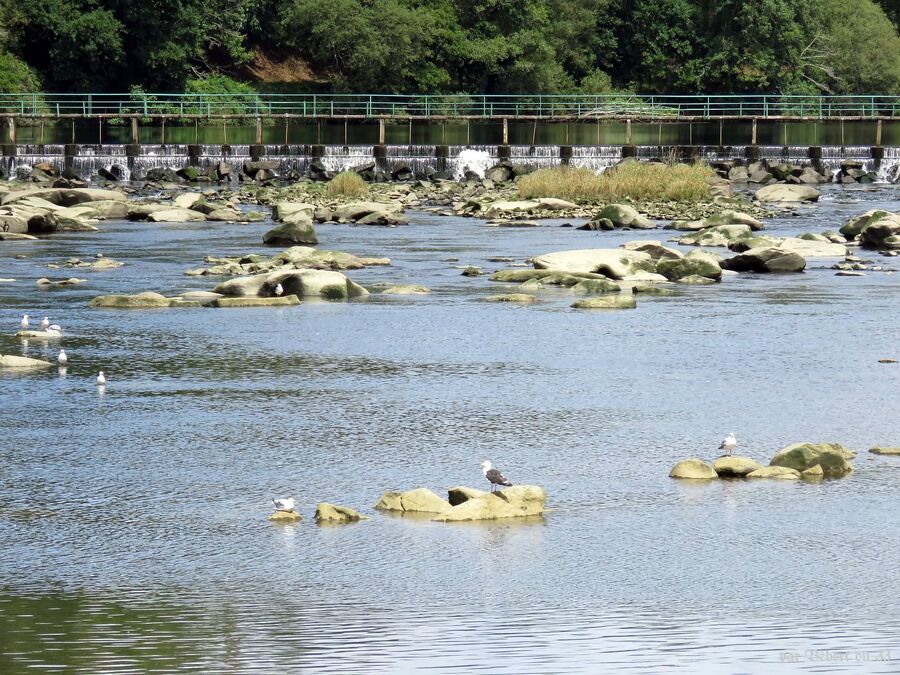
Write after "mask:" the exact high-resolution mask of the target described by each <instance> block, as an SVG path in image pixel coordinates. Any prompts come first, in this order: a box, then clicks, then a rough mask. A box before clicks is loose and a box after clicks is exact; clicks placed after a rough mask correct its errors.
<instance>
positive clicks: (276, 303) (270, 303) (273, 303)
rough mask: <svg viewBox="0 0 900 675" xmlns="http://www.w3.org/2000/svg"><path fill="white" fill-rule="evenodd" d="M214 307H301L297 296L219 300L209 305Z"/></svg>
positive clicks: (245, 297)
mask: <svg viewBox="0 0 900 675" xmlns="http://www.w3.org/2000/svg"><path fill="white" fill-rule="evenodd" d="M209 304H210V305H211V306H212V307H287V306H290V305H299V304H300V298H298V297H297V296H296V295H282V296H280V297H274V298H256V297H253V296H244V297H229V298H217V299H215V300H213V301H212V302H211V303H209Z"/></svg>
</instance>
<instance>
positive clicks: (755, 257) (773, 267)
mask: <svg viewBox="0 0 900 675" xmlns="http://www.w3.org/2000/svg"><path fill="white" fill-rule="evenodd" d="M720 265H721V267H722V269H725V270H731V271H733V272H773V273H777V272H802V271H803V270H804V269H805V268H806V260H805V259H804V258H803V256H801V255H799V254H798V253H793V252H791V251H785V250H784V249H781V248H776V247H772V246H760V247H758V248H751V249H750V250H749V251H745V252H744V253H741V254H739V255H736V256H734V257H733V258H728V259H727V260H723V261H722V262H721V263H720Z"/></svg>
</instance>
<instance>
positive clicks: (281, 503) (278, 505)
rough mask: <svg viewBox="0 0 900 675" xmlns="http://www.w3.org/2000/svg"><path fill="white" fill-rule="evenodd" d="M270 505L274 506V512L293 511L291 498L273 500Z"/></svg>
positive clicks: (292, 499)
mask: <svg viewBox="0 0 900 675" xmlns="http://www.w3.org/2000/svg"><path fill="white" fill-rule="evenodd" d="M272 503H273V504H274V505H275V510H276V511H293V510H294V498H293V497H285V498H284V499H273V500H272Z"/></svg>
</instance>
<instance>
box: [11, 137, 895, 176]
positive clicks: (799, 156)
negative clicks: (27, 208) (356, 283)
mask: <svg viewBox="0 0 900 675" xmlns="http://www.w3.org/2000/svg"><path fill="white" fill-rule="evenodd" d="M382 147H383V150H384V155H385V156H384V160H383V163H384V165H385V166H386V168H388V169H390V168H392V167H396V166H397V165H401V164H402V165H406V166H408V167H409V168H410V169H411V170H412V171H414V172H416V173H424V172H426V170H427V169H429V168H430V169H434V170H437V171H447V172H450V173H453V174H454V175H456V176H458V177H461V176H462V175H464V173H465V171H466V170H471V171H474V172H475V173H477V174H479V175H483V173H484V171H485V169H487V168H489V167H490V166H492V165H494V164H496V163H498V162H500V161H508V162H511V163H513V164H520V165H524V166H527V167H530V168H535V169H537V168H543V167H549V166H557V165H559V164H560V163H561V161H563V159H565V160H566V161H567V162H568V164H569V165H570V166H574V167H583V168H587V169H592V170H594V171H598V172H600V171H603V170H605V169H607V168H609V167H610V166H613V165H615V164H616V163H618V162H619V161H621V159H622V154H623V148H622V146H620V145H608V146H601V145H574V146H559V145H537V146H529V145H508V146H497V145H468V146H466V145H449V146H434V145H388V146H382ZM73 148H74V151H73ZM191 148H194V151H193V153H192V152H191ZM129 149H130V150H131V153H130V156H129ZM253 149H255V150H256V154H257V155H259V159H262V160H265V161H272V162H276V163H277V165H278V167H279V168H278V172H279V173H287V172H290V171H297V172H299V173H301V174H302V173H306V171H308V169H309V168H310V164H311V162H312V161H313V160H316V159H317V160H319V161H321V162H322V164H324V166H325V168H326V169H328V170H329V171H341V170H345V169H353V168H358V167H361V166H366V165H371V164H373V163H375V162H376V158H375V156H374V154H373V146H371V145H326V146H311V145H265V146H251V145H197V146H189V145H186V144H173V145H140V146H127V145H88V144H85V145H78V146H65V145H62V144H52V145H50V144H48V145H19V146H17V147H16V154H15V156H12V157H3V158H2V159H3V168H4V169H6V173H7V175H9V176H10V177H12V178H14V177H16V175H17V173H18V174H19V175H22V176H23V177H24V176H27V173H28V172H29V171H30V170H31V167H32V166H33V165H35V164H40V163H48V164H51V165H53V166H55V167H56V168H57V169H59V170H60V171H62V170H63V169H64V168H66V167H67V166H68V167H70V168H71V170H72V171H74V172H75V173H76V174H77V175H78V176H80V177H82V178H85V179H90V178H92V177H94V176H96V174H97V172H98V171H99V170H101V169H105V170H110V169H112V168H113V167H116V169H115V173H117V174H118V175H120V176H121V177H122V178H123V179H124V180H128V179H131V178H133V179H141V178H143V176H144V175H145V174H146V172H147V171H149V170H150V169H154V168H163V167H164V168H170V169H175V170H177V169H181V168H184V167H186V166H188V165H190V164H192V163H193V164H194V165H196V166H198V168H201V169H202V168H205V167H209V166H211V165H216V164H218V163H220V162H225V163H228V164H229V165H231V166H232V167H233V175H236V174H237V171H239V170H240V167H241V166H242V165H243V164H244V163H246V162H250V161H251V160H252V159H253V156H252V155H251V150H253ZM758 149H759V155H760V157H761V158H763V159H766V160H767V161H769V162H787V163H792V164H797V165H802V164H809V163H810V162H811V160H810V159H809V155H808V152H809V148H808V147H807V146H787V147H784V146H766V145H761V146H758ZM685 150H689V151H690V155H691V156H693V157H698V158H702V159H704V160H706V161H710V162H712V161H721V160H740V161H746V160H745V159H744V148H743V147H742V146H734V147H726V148H721V147H717V146H653V145H642V146H634V151H635V153H636V156H637V157H638V158H639V159H653V158H661V159H666V158H669V157H679V156H684V152H685ZM260 151H261V152H260ZM883 152H884V158H883V160H881V161H880V162H877V161H876V160H875V159H873V158H872V153H871V148H869V147H867V146H845V147H840V146H821V160H819V161H820V163H821V167H822V169H823V170H829V169H830V170H832V171H835V170H837V169H838V168H840V165H841V163H842V162H845V161H856V162H859V163H860V164H861V165H862V168H864V169H865V170H867V171H870V170H871V171H877V172H878V176H879V179H880V180H882V181H885V182H896V181H897V180H898V179H900V148H898V147H886V148H884V149H883ZM67 153H70V154H69V155H68V156H67Z"/></svg>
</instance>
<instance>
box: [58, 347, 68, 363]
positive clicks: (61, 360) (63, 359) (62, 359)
mask: <svg viewBox="0 0 900 675" xmlns="http://www.w3.org/2000/svg"><path fill="white" fill-rule="evenodd" d="M56 360H57V361H58V362H59V365H61V366H64V365H66V364H67V363H68V362H69V357H68V356H66V350H65V349H60V350H59V356H57V357H56Z"/></svg>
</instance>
